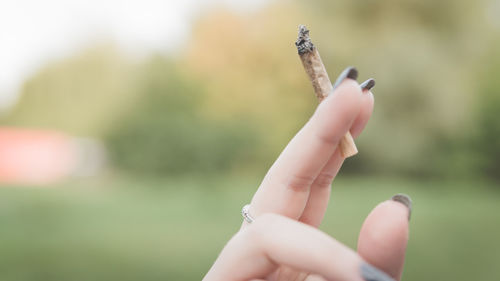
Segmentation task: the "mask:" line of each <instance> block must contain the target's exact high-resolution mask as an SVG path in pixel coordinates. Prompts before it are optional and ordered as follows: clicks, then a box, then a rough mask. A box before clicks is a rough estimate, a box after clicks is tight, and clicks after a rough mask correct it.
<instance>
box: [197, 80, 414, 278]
mask: <svg viewBox="0 0 500 281" xmlns="http://www.w3.org/2000/svg"><path fill="white" fill-rule="evenodd" d="M363 85H364V84H363ZM371 86H373V85H371ZM373 104H374V99H373V94H372V93H371V92H370V89H369V87H360V85H358V83H357V82H356V81H355V80H352V79H345V80H344V81H342V83H341V84H340V86H339V87H338V88H336V89H335V91H334V92H333V93H332V94H331V95H329V96H328V97H327V98H326V99H325V100H324V101H323V102H322V103H321V104H320V105H319V106H318V108H317V110H316V112H315V113H314V115H313V116H312V117H311V119H310V120H309V121H308V122H307V124H306V125H305V126H304V127H303V128H302V129H301V130H300V131H299V132H298V133H297V135H296V136H295V137H294V138H293V139H292V140H291V141H290V143H289V144H288V146H287V147H286V148H285V150H284V151H283V152H282V153H281V155H280V156H279V157H278V159H277V160H276V162H275V163H274V164H273V166H272V167H271V168H270V170H269V172H268V173H267V175H266V176H265V178H264V180H263V181H262V184H261V185H260V187H259V189H258V190H257V192H256V193H255V195H254V197H253V199H252V201H251V204H250V213H251V215H252V216H253V217H254V218H255V221H254V222H253V223H251V224H249V223H247V222H243V225H242V228H241V230H240V231H239V232H238V233H237V234H236V235H235V236H234V237H233V238H232V239H231V240H230V241H229V242H228V244H227V245H226V246H225V248H224V249H223V251H222V252H221V254H220V255H219V257H218V258H217V260H216V262H215V263H214V265H213V266H212V268H211V269H210V271H209V272H208V273H207V275H206V276H205V278H204V280H205V281H211V280H228V281H232V280H234V281H236V280H273V281H288V280H300V281H301V280H306V281H319V280H359V281H361V280H365V281H366V280H370V281H371V280H392V278H394V279H398V280H399V279H400V278H401V273H402V269H403V263H404V255H405V250H406V244H407V240H408V218H409V214H410V205H411V204H410V203H411V202H410V200H409V198H408V197H406V196H404V195H398V196H395V197H393V200H388V201H385V202H383V203H381V204H379V205H378V206H377V207H376V208H375V209H374V210H373V211H372V212H371V213H370V215H369V216H368V217H367V219H366V220H365V222H364V224H363V227H362V228H361V232H360V235H359V241H358V252H357V253H356V252H355V251H353V250H351V249H349V248H348V247H346V246H345V245H343V244H341V243H340V242H338V241H336V240H335V239H334V238H332V237H330V236H328V235H327V234H325V233H323V232H321V231H320V230H318V229H317V227H318V226H319V225H320V223H321V221H322V220H323V216H324V214H325V211H326V208H327V205H328V201H329V197H330V191H331V183H332V181H333V179H334V178H335V176H336V175H337V173H338V171H339V169H340V167H341V166H342V163H343V161H344V159H343V158H342V157H341V155H340V152H339V150H338V149H337V147H338V143H339V141H340V139H341V138H342V136H344V135H345V134H346V132H347V131H348V130H350V132H351V134H352V135H353V137H357V136H358V135H359V134H360V133H361V131H362V130H363V128H364V127H365V125H366V123H367V122H368V119H369V118H370V116H371V113H372V110H373ZM401 203H403V204H401ZM370 264H371V265H370ZM372 265H373V266H372ZM377 268H378V269H377ZM383 272H386V273H387V274H388V275H390V276H392V278H390V277H389V276H388V275H386V274H385V273H383Z"/></svg>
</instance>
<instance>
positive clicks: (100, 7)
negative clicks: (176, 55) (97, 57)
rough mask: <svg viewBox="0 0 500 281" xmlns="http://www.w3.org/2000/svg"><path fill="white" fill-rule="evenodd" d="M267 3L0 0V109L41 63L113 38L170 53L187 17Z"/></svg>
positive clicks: (185, 28)
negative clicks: (219, 7) (226, 7)
mask: <svg viewBox="0 0 500 281" xmlns="http://www.w3.org/2000/svg"><path fill="white" fill-rule="evenodd" d="M266 2H269V1H266V0H233V1H230V0H43V1H41V0H0V110H1V109H2V108H5V107H7V106H8V105H9V104H11V103H12V102H13V101H14V100H15V97H16V94H17V92H18V90H19V88H20V86H21V84H22V83H23V81H24V80H25V79H27V78H28V77H29V76H30V75H31V74H33V73H34V72H35V71H36V70H37V69H38V68H39V67H41V66H42V65H43V64H44V63H45V62H47V61H50V60H52V59H55V58H61V57H64V56H67V55H70V54H71V53H73V52H75V51H76V50H78V49H79V48H83V47H85V46H88V44H90V43H91V42H92V41H93V40H96V39H99V38H112V39H113V40H115V41H116V42H118V43H119V44H120V45H121V46H123V47H124V48H126V49H127V50H129V51H131V52H136V53H144V52H148V51H151V50H171V49H174V48H175V44H174V41H177V40H181V41H182V40H183V39H185V38H186V37H187V36H189V34H188V32H189V28H190V26H189V24H190V21H191V19H192V18H193V17H194V16H195V15H196V13H198V12H200V11H201V10H203V9H204V8H207V7H209V6H212V5H217V4H220V3H224V4H226V5H230V6H231V7H232V8H235V9H244V10H247V9H256V8H258V7H260V6H262V5H263V4H264V3H266Z"/></svg>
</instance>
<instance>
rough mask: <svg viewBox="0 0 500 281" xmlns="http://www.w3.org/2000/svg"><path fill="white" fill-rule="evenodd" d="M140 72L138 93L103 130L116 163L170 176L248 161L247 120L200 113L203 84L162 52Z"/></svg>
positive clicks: (213, 170)
mask: <svg viewBox="0 0 500 281" xmlns="http://www.w3.org/2000/svg"><path fill="white" fill-rule="evenodd" d="M140 72H141V73H142V74H141V78H140V82H139V83H138V85H139V87H140V88H139V89H136V91H137V92H139V93H141V98H140V99H139V101H138V102H137V103H136V104H135V105H134V109H133V111H132V112H131V113H130V114H129V115H127V116H126V117H125V118H124V119H122V120H121V122H120V124H118V125H116V127H115V128H114V129H113V130H112V131H111V132H110V133H109V134H108V135H107V139H108V145H109V148H110V150H111V156H112V159H114V160H115V162H116V164H117V165H118V167H119V168H124V169H125V170H127V171H129V172H130V171H132V172H140V173H144V174H157V175H169V176H173V175H184V174H189V173H191V174H192V173H216V172H226V171H228V170H230V169H231V168H233V167H234V166H237V165H239V163H242V162H243V163H244V162H245V161H248V160H249V157H250V156H251V155H250V153H249V152H250V151H252V150H255V148H254V146H255V144H256V141H257V137H256V134H254V132H253V130H252V129H251V127H250V125H249V124H247V123H248V122H245V120H222V121H218V122H214V121H211V120H209V119H207V118H204V117H203V116H200V114H199V107H200V104H201V103H202V102H203V98H204V95H203V88H202V87H200V85H199V83H197V82H196V81H193V80H191V79H189V77H186V76H185V75H183V74H181V73H179V71H178V70H177V67H176V66H175V64H173V63H172V62H169V61H167V60H165V59H163V58H162V57H153V58H152V59H151V60H150V61H149V62H148V63H146V65H145V66H143V68H142V69H141V71H140Z"/></svg>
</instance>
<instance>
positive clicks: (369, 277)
mask: <svg viewBox="0 0 500 281" xmlns="http://www.w3.org/2000/svg"><path fill="white" fill-rule="evenodd" d="M360 270H361V277H363V279H364V280H366V281H395V280H394V279H393V278H392V277H390V276H389V275H387V273H385V272H383V271H382V270H380V269H378V268H376V267H374V266H373V265H370V264H368V263H366V262H363V263H362V264H361V267H360Z"/></svg>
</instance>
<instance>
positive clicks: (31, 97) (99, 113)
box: [2, 44, 137, 136]
mask: <svg viewBox="0 0 500 281" xmlns="http://www.w3.org/2000/svg"><path fill="white" fill-rule="evenodd" d="M133 71H134V68H133V65H132V64H131V62H129V61H128V60H127V59H125V56H124V55H123V54H121V53H120V52H119V51H118V49H117V48H116V47H115V46H114V45H113V44H98V45H96V46H93V47H91V48H88V49H86V50H84V51H82V52H81V53H79V54H77V55H75V56H72V57H69V58H65V59H62V60H59V61H55V62H52V63H49V64H48V65H46V66H45V67H43V68H42V69H40V71H38V72H37V73H36V74H35V75H34V76H33V77H32V78H30V79H29V80H28V81H27V82H26V83H25V84H24V86H23V88H22V91H21V93H20V101H19V103H18V104H17V105H16V106H15V107H14V108H13V110H12V112H11V113H10V114H9V115H8V116H7V117H6V118H5V119H3V120H2V123H3V124H6V125H11V126H27V127H38V128H51V129H59V130H63V131H66V132H68V133H71V134H76V135H85V136H100V135H102V134H103V133H104V132H106V131H107V130H108V129H109V128H110V127H111V126H113V123H114V122H115V121H116V120H117V119H119V118H120V115H121V114H123V112H126V111H127V110H128V108H129V107H130V105H131V104H132V103H133V101H134V100H135V97H136V95H137V93H135V92H132V91H129V89H130V88H131V85H133V79H132V77H133Z"/></svg>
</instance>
